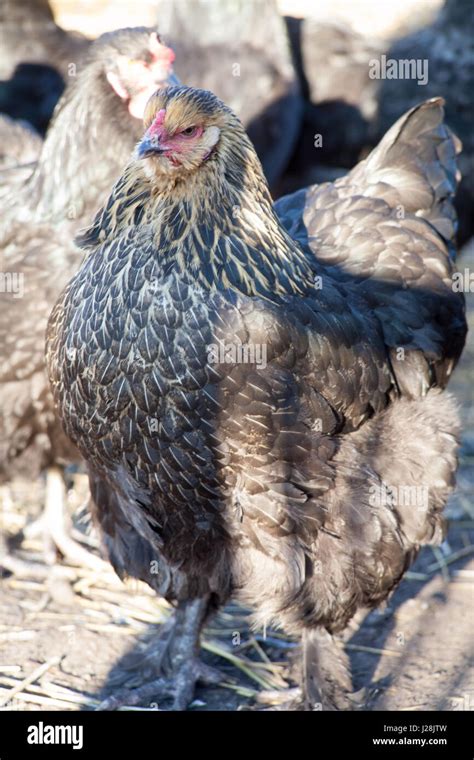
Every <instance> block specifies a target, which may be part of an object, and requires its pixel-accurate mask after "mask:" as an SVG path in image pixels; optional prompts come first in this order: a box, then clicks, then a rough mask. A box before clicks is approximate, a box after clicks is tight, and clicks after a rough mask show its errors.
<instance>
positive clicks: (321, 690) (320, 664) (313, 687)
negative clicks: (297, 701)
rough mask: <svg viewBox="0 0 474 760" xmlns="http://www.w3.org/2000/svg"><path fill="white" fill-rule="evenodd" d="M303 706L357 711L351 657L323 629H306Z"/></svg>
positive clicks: (315, 708) (306, 708)
mask: <svg viewBox="0 0 474 760" xmlns="http://www.w3.org/2000/svg"><path fill="white" fill-rule="evenodd" d="M302 643H303V694H302V696H303V705H304V709H305V710H354V709H356V708H357V707H358V706H359V704H358V694H357V695H356V694H352V693H351V691H352V683H351V677H350V668H349V661H348V657H347V655H346V654H345V652H344V651H343V650H342V648H341V647H339V646H338V644H337V642H336V641H335V640H334V637H333V636H331V634H330V633H328V632H327V631H325V630H323V629H318V628H305V629H304V631H303V642H302Z"/></svg>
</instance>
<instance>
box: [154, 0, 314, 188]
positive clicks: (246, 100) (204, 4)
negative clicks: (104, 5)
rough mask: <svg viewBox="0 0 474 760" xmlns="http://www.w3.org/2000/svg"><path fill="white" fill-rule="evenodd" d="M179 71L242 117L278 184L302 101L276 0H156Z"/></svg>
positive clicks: (272, 181) (270, 178) (270, 179)
mask: <svg viewBox="0 0 474 760" xmlns="http://www.w3.org/2000/svg"><path fill="white" fill-rule="evenodd" d="M159 23H160V29H161V30H162V31H163V34H164V35H165V37H166V39H167V40H168V41H169V44H170V45H171V47H172V48H173V49H174V50H175V51H176V73H177V75H178V76H179V78H180V80H181V81H182V82H185V83H186V84H187V85H190V86H194V87H200V88H203V89H209V90H212V91H213V92H215V93H216V95H218V96H219V97H220V98H221V99H222V100H224V101H225V102H226V103H228V104H229V105H230V107H231V108H232V109H233V110H234V111H235V112H236V113H237V114H238V116H239V118H240V119H241V120H242V122H243V123H244V125H245V127H246V129H247V132H248V134H249V137H250V139H251V140H252V142H253V144H254V146H255V149H256V151H257V153H258V156H259V158H260V160H261V162H262V165H263V169H264V171H265V176H266V178H267V180H268V182H269V184H270V185H271V186H273V185H275V184H276V182H277V180H278V179H279V177H280V175H281V174H282V172H283V171H284V169H285V167H286V165H287V163H288V161H289V159H290V156H291V154H292V152H293V149H294V147H295V145H296V141H297V139H298V136H299V132H300V126H301V118H302V112H303V101H302V99H301V96H300V91H299V84H298V78H297V75H296V71H295V69H294V67H293V64H292V60H291V52H290V45H289V40H288V36H287V33H286V29H285V24H284V22H283V19H282V18H281V16H280V13H279V10H278V7H277V4H276V1H275V0H253V2H250V3H249V2H248V0H180V2H179V3H174V2H165V3H162V4H160V6H159Z"/></svg>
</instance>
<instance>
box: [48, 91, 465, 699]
mask: <svg viewBox="0 0 474 760" xmlns="http://www.w3.org/2000/svg"><path fill="white" fill-rule="evenodd" d="M440 113H441V106H440V103H439V102H437V101H436V102H434V101H433V102H430V103H427V104H425V105H424V106H422V107H421V108H419V109H417V110H415V111H413V112H412V113H411V114H408V115H407V116H406V117H405V120H404V121H402V122H400V123H399V124H398V125H397V126H396V127H395V128H394V129H395V131H394V133H392V136H391V137H389V138H387V139H389V142H390V141H391V142H392V143H393V150H396V145H397V140H398V136H399V135H402V134H403V133H404V130H405V128H406V127H408V125H410V124H411V125H412V127H413V128H414V129H415V125H416V130H417V132H419V133H421V134H424V140H423V141H422V142H421V143H420V146H421V147H422V148H423V150H425V149H426V151H427V152H426V154H425V153H424V152H422V154H421V156H420V160H419V161H418V162H417V163H415V164H414V165H412V166H408V165H405V164H402V165H401V167H400V168H399V169H398V171H399V175H398V177H397V175H396V171H395V169H393V168H391V165H390V156H391V153H390V145H388V144H383V145H382V146H380V148H379V149H377V150H376V151H375V152H374V154H373V155H372V157H371V159H369V161H368V163H367V165H366V167H370V166H371V165H374V164H377V162H379V164H380V166H379V170H380V174H379V175H377V176H378V177H379V182H380V183H381V184H377V183H375V184H374V183H371V182H368V181H367V178H370V179H373V176H371V174H370V172H369V171H368V170H367V168H366V170H365V171H364V169H363V167H360V169H359V173H358V174H357V173H355V174H354V175H353V179H352V181H353V185H352V187H353V192H354V193H355V195H354V197H350V194H349V191H348V190H347V197H346V198H344V197H342V196H341V201H340V202H341V204H342V207H343V209H344V204H346V205H347V211H346V215H350V217H352V220H353V225H354V227H355V232H354V239H353V241H352V242H353V245H354V251H355V254H354V255H355V256H356V257H358V256H359V250H360V248H359V246H360V245H361V241H362V238H363V233H362V230H361V231H358V229H357V227H356V224H357V220H358V218H359V216H360V217H362V216H363V213H364V208H365V205H367V206H368V207H369V208H370V207H371V208H372V209H373V210H375V211H377V210H378V209H385V210H386V214H387V215H388V214H389V211H388V210H389V209H390V208H391V203H392V202H393V203H396V202H397V201H398V197H399V196H401V197H402V198H403V199H404V201H405V203H406V213H405V216H404V217H400V218H398V219H397V221H395V219H394V220H392V222H391V223H389V222H388V221H387V222H386V224H387V226H388V227H390V224H391V225H392V228H393V229H392V231H391V236H390V235H389V236H388V237H387V238H386V239H384V240H381V241H377V240H375V239H374V241H373V249H372V250H371V249H370V248H369V250H367V252H366V256H367V258H369V257H370V256H371V255H372V256H374V253H375V252H380V258H383V256H382V253H381V252H382V249H384V248H385V250H386V256H387V257H389V258H388V260H387V261H386V262H385V265H386V267H387V266H388V265H390V267H389V268H390V272H392V270H395V269H397V268H398V270H399V276H398V287H396V288H395V289H393V291H392V292H389V291H386V299H389V297H391V298H392V303H391V308H392V311H397V310H398V311H399V312H400V313H397V315H396V316H397V320H398V322H397V324H399V325H402V324H403V321H404V318H405V316H406V321H407V324H406V329H407V331H410V330H412V331H413V332H414V335H415V336H416V338H417V340H418V343H419V345H418V344H415V345H414V346H408V345H407V346H406V351H405V353H406V356H407V357H410V356H411V355H412V353H413V354H414V355H416V356H418V355H420V361H419V373H420V376H421V378H422V379H421V380H420V381H419V382H418V383H416V382H413V383H411V382H407V383H405V384H404V383H403V382H400V380H399V376H400V377H402V376H403V373H402V372H401V370H397V371H395V369H394V357H393V356H391V352H392V348H393V346H392V344H391V342H390V341H391V336H390V333H389V332H387V331H388V321H389V312H387V311H384V309H385V308H387V309H389V304H388V302H387V303H385V302H384V301H383V300H382V299H381V300H380V302H377V295H376V296H375V301H374V302H371V300H370V298H369V294H370V289H371V288H370V282H372V287H373V289H374V292H375V293H377V286H378V284H379V283H383V281H384V279H385V274H386V271H385V269H384V268H383V267H380V270H379V271H378V272H376V271H375V270H374V274H373V276H372V277H371V276H370V274H368V275H367V279H368V283H367V288H366V290H364V288H363V287H361V286H360V283H359V282H358V281H357V278H352V279H351V277H350V276H349V274H350V271H349V272H346V274H345V275H344V277H342V278H341V281H339V277H338V276H337V270H336V267H335V265H334V264H333V269H332V271H330V265H331V262H330V261H328V255H327V256H326V259H325V260H322V261H321V262H320V261H319V260H318V258H317V255H316V256H315V255H314V253H315V252H316V254H318V251H319V247H318V242H317V239H313V240H312V245H313V248H314V251H313V250H312V249H311V248H310V247H309V246H308V245H307V242H308V241H303V239H302V238H301V237H300V240H301V243H299V242H296V240H295V239H293V238H292V237H291V236H290V235H289V234H288V233H287V232H286V231H285V229H284V227H283V226H282V224H281V223H280V221H279V219H278V217H277V215H276V214H275V212H274V210H273V206H272V200H271V197H270V195H269V192H268V188H267V184H266V182H265V179H264V176H263V172H262V168H261V165H260V163H259V161H258V159H257V156H256V154H255V151H254V149H253V147H252V145H251V143H250V140H249V139H248V137H247V135H246V133H245V131H244V129H243V127H242V125H241V123H240V121H239V120H238V119H237V118H236V116H235V115H234V114H233V113H232V112H231V111H230V109H228V108H227V107H226V106H225V105H224V104H223V103H222V102H221V101H219V100H218V99H217V98H216V97H215V96H214V95H212V94H211V93H209V92H205V91H202V90H193V89H191V88H168V89H164V90H162V91H161V92H159V93H157V94H156V95H155V96H154V97H153V98H152V100H151V101H150V103H149V105H148V106H147V110H146V115H145V126H146V132H145V136H144V138H143V139H142V141H141V143H140V144H139V145H138V148H137V151H136V155H135V157H134V159H133V160H132V161H131V162H130V163H129V165H128V166H127V168H126V169H125V171H124V173H123V175H122V177H121V178H120V179H119V180H118V182H117V183H116V185H115V187H114V188H113V190H112V193H111V195H110V198H109V199H108V201H107V202H106V203H105V205H104V207H103V209H102V210H101V211H100V212H99V213H98V214H97V216H96V219H95V221H94V223H93V224H92V226H91V227H90V228H89V229H88V230H87V231H86V232H85V233H84V234H82V235H81V236H80V238H79V242H80V244H81V245H82V247H83V248H84V249H86V250H87V251H88V255H87V257H86V259H85V260H84V262H83V264H82V266H81V268H80V270H79V271H78V273H77V274H76V276H75V277H74V278H73V279H72V280H71V282H70V284H69V285H68V286H67V288H66V289H65V291H64V293H63V295H62V296H61V298H60V299H59V301H58V303H57V305H56V307H55V309H54V310H53V312H52V315H51V318H50V321H49V326H48V338H47V364H48V369H49V375H50V380H51V384H52V388H53V393H54V397H55V402H56V404H57V408H58V411H59V414H60V416H61V419H62V422H63V424H64V428H65V431H66V433H67V434H68V436H69V437H70V438H71V440H72V441H73V442H74V443H75V444H76V445H77V447H78V448H79V450H80V451H81V453H82V454H83V456H84V457H85V459H86V460H87V462H88V467H89V474H90V482H91V490H92V494H93V501H94V505H93V512H94V517H95V520H96V521H97V523H98V524H99V525H100V528H101V531H102V534H103V538H104V543H105V545H106V547H107V550H108V553H109V556H110V559H111V562H112V564H113V565H114V567H115V569H116V571H117V572H118V574H119V575H120V576H125V575H131V576H134V577H137V578H140V579H142V580H144V581H146V582H147V583H149V584H150V586H152V587H153V588H154V589H155V590H156V591H157V593H159V594H162V595H164V596H165V597H166V598H167V599H168V600H170V601H171V602H173V603H174V604H175V605H176V612H175V615H174V617H173V618H171V620H170V622H169V623H167V624H166V627H165V630H164V631H163V635H162V636H161V637H160V638H159V640H158V641H157V642H156V644H155V647H154V651H152V653H151V654H150V661H152V662H154V664H155V666H156V670H157V677H158V678H157V680H156V681H154V682H153V683H152V684H147V685H145V686H143V687H140V688H138V689H137V690H135V692H133V693H132V692H127V693H120V694H117V696H116V697H114V698H111V699H110V700H108V701H107V702H106V704H105V705H104V707H109V708H110V707H114V706H117V705H119V704H123V703H124V702H125V703H137V702H140V700H141V699H146V698H150V697H153V698H161V697H163V698H166V697H170V696H171V697H173V706H174V707H175V708H184V707H185V706H186V705H187V704H188V702H189V700H190V699H191V697H192V692H193V687H194V684H195V682H196V681H197V680H199V679H202V680H206V679H209V678H211V679H212V677H213V674H211V673H209V671H207V670H205V669H203V666H202V665H201V664H199V661H198V641H199V632H200V629H201V626H202V624H203V622H204V621H205V619H206V617H207V616H208V615H209V614H210V612H211V611H212V610H213V609H215V608H216V607H217V606H218V605H221V604H223V603H224V602H225V601H226V600H227V599H228V598H229V596H230V595H234V596H236V597H237V598H238V599H240V600H242V601H243V602H244V603H246V604H249V605H251V606H252V607H253V608H254V622H255V623H256V624H269V623H271V622H272V621H273V622H277V623H279V624H281V625H283V626H284V627H285V628H286V630H288V631H290V632H293V633H297V634H301V636H302V641H303V650H304V651H303V687H304V699H305V704H306V706H309V707H312V706H314V705H315V704H317V703H322V704H323V706H324V707H325V708H338V707H339V708H347V707H349V706H350V704H351V701H350V699H349V697H348V694H347V692H348V691H349V690H350V680H349V677H348V672H347V668H346V663H345V661H344V657H343V655H342V653H341V652H340V651H339V650H338V647H337V646H336V644H335V642H334V641H333V639H332V634H333V633H334V632H337V631H340V630H341V629H343V628H344V627H345V625H346V624H347V622H348V621H349V620H350V618H351V617H352V615H353V614H354V613H355V612H356V610H357V609H358V608H359V607H361V606H374V605H376V604H378V603H380V602H381V601H382V600H383V599H385V598H386V597H387V595H388V594H389V592H390V591H391V590H392V589H393V588H394V586H395V585H396V584H397V582H398V581H399V580H400V578H401V577H402V575H403V572H404V570H405V569H406V568H407V567H408V566H409V564H410V562H411V561H412V560H413V559H414V557H415V556H416V554H417V552H418V550H419V548H420V546H421V545H423V544H426V543H433V542H437V541H439V540H440V539H441V537H442V535H443V518H442V509H443V506H444V504H445V502H446V499H447V496H448V494H449V492H450V490H451V488H452V485H453V480H454V473H455V468H456V435H457V431H458V422H457V415H456V410H455V407H454V404H453V401H452V400H451V398H450V397H449V396H448V395H447V393H446V392H445V391H443V390H442V389H441V387H435V386H436V385H439V386H443V385H444V383H445V381H446V379H447V376H448V374H449V369H450V368H451V367H452V365H453V364H454V362H455V360H456V359H457V356H458V355H459V352H460V350H461V347H462V336H463V331H464V323H463V322H462V303H461V304H460V307H459V315H460V316H459V320H460V324H459V327H458V333H459V335H458V338H459V340H458V344H457V349H456V355H454V354H455V349H454V347H452V348H450V349H449V351H447V350H446V343H443V346H444V347H445V351H446V354H445V355H442V354H440V355H439V356H435V357H432V356H431V342H432V341H433V340H434V337H433V336H434V335H436V334H437V332H439V331H443V330H445V331H446V332H449V330H450V329H451V326H450V324H449V323H448V322H447V321H444V322H443V320H440V315H441V314H440V312H439V311H437V309H440V310H441V311H442V306H443V303H444V302H442V301H440V302H438V301H437V299H436V296H435V297H434V300H433V302H432V303H433V305H434V311H433V312H432V314H431V322H430V321H429V320H428V318H427V317H426V315H424V317H423V320H422V321H421V322H420V324H419V325H417V324H414V322H413V320H414V314H413V311H412V310H411V309H407V310H406V315H405V311H404V304H403V301H401V302H400V305H399V306H397V303H398V302H397V298H398V294H399V293H400V292H404V291H405V289H406V288H408V289H409V288H410V285H411V270H410V267H409V266H408V265H407V263H406V261H407V260H409V261H411V260H412V259H413V260H414V259H415V258H416V257H415V253H414V252H412V254H411V256H410V254H409V252H408V253H404V247H405V242H406V236H408V241H409V243H410V244H411V245H412V246H415V244H416V246H417V249H416V250H417V255H418V257H419V258H420V260H422V263H423V265H424V267H425V269H426V270H429V269H430V268H431V267H432V268H433V270H434V273H435V274H439V275H440V276H441V272H442V271H444V272H445V273H446V280H447V279H448V278H449V272H450V269H451V264H450V262H449V256H448V250H447V246H446V244H445V243H444V241H443V240H442V238H441V237H440V235H439V233H438V232H437V229H436V219H440V218H441V217H442V216H443V217H444V216H446V217H447V219H448V223H450V221H451V213H452V209H451V205H450V194H451V189H450V183H449V182H448V177H450V173H451V170H452V169H453V167H454V145H453V144H452V142H451V140H452V138H451V136H450V135H449V132H448V131H447V130H446V128H445V127H443V126H442V125H441V124H440V118H439V115H440ZM425 125H426V127H425ZM425 129H426V131H424V130H425ZM440 130H441V131H442V133H443V139H444V141H445V142H446V143H448V144H450V145H451V151H450V152H449V151H448V150H447V146H446V147H445V150H444V151H442V152H441V154H440V155H439V156H438V155H437V154H435V153H433V154H432V155H431V162H430V163H428V164H426V165H425V164H424V163H423V160H424V159H425V158H426V156H427V155H428V149H427V148H426V145H424V143H426V144H428V143H430V142H431V143H433V145H438V144H439V143H440V135H439V132H440ZM420 139H421V138H420ZM385 160H387V166H386V170H385V171H384V168H383V167H384V161H385ZM370 161H372V164H370ZM443 175H446V185H445V192H444V194H442V195H441V194H437V193H434V192H433V193H432V195H431V196H430V197H431V205H430V206H425V201H426V200H427V196H426V195H425V194H423V193H422V192H420V188H421V187H425V186H428V185H429V184H430V182H431V180H432V178H434V180H435V182H437V179H436V178H437V177H438V176H439V177H441V176H443ZM374 176H375V175H374ZM384 180H386V181H387V182H388V181H389V180H390V181H391V182H393V185H394V188H393V192H392V193H391V194H390V193H389V192H388V190H387V188H386V187H385V184H384ZM436 186H437V185H436ZM382 190H384V191H386V194H385V199H384V198H383V197H381V198H379V197H378V195H379V191H382ZM325 192H326V193H329V192H330V189H329V188H326V190H325ZM333 192H334V193H338V192H341V191H340V190H339V189H335V190H334V191H333ZM417 202H419V203H420V204H421V205H420V207H418V206H417ZM364 204H365V205H364ZM415 209H416V210H415ZM333 213H336V212H335V211H334V212H333ZM321 218H322V220H323V221H324V219H325V218H324V217H321ZM371 219H373V217H371ZM382 227H384V224H382ZM384 230H385V228H384ZM323 232H324V224H323ZM365 233H366V235H368V236H369V240H370V239H371V238H370V230H365ZM443 234H444V228H443ZM326 236H327V239H328V240H329V232H327V233H326ZM332 244H333V245H334V246H335V250H334V256H335V257H337V256H338V255H340V250H339V249H341V250H345V251H346V252H347V258H350V256H351V233H350V230H349V231H346V229H345V227H344V225H338V223H337V218H336V227H335V228H333V229H332ZM322 245H323V244H322ZM434 252H437V254H439V255H438V256H437V255H435V253H434ZM441 252H442V254H443V256H441ZM425 253H426V260H425V259H424V254H425ZM342 258H344V257H342ZM375 260H376V261H378V259H377V256H375ZM433 277H434V275H433ZM379 278H380V279H379ZM425 284H426V286H427V288H428V287H430V284H431V279H430V277H427V280H426V283H425V282H424V281H421V282H420V285H419V290H417V289H416V287H415V286H413V289H412V290H410V293H411V292H412V293H413V298H414V299H415V300H416V297H417V293H419V298H420V303H421V304H422V305H423V304H424V299H425V298H429V292H428V290H425ZM451 294H452V291H451ZM454 298H455V299H456V298H458V296H454ZM448 300H449V299H448ZM453 311H456V308H455V307H454V306H453ZM438 323H439V324H438ZM423 336H424V339H423ZM445 337H446V335H445ZM243 348H244V349H246V353H245V354H243V355H242V356H240V355H239V353H238V352H239V351H242V349H243ZM257 348H259V349H260V351H261V353H260V354H259V356H260V359H257V355H256V354H253V353H252V349H257ZM441 350H442V349H441V348H440V351H441ZM245 357H246V359H245ZM239 358H240V360H239ZM424 362H428V363H431V362H432V363H433V364H434V365H436V367H439V368H440V369H439V372H437V371H436V370H434V371H433V373H430V374H429V377H430V380H429V381H425V376H426V370H425V364H424ZM407 364H408V373H409V375H410V377H411V376H412V375H413V374H416V371H417V369H416V366H417V365H416V363H414V362H412V363H410V361H408V363H407ZM430 366H431V364H430ZM405 386H407V392H405ZM407 488H408V489H411V491H410V492H411V493H412V492H413V489H415V490H416V489H418V490H417V491H416V492H417V493H421V494H422V495H423V498H422V499H419V500H418V501H417V503H416V505H415V506H413V504H412V503H409V504H407V503H405V502H404V499H403V498H402V497H401V496H400V494H402V493H404V489H407ZM387 492H389V493H390V494H391V496H390V498H387ZM392 497H393V499H392Z"/></svg>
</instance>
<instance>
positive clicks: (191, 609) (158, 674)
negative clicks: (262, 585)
mask: <svg viewBox="0 0 474 760" xmlns="http://www.w3.org/2000/svg"><path fill="white" fill-rule="evenodd" d="M208 604H209V600H208V598H204V599H193V600H191V601H186V602H180V603H179V604H178V606H177V608H176V610H175V611H174V613H173V614H172V616H171V617H170V618H169V619H168V620H167V621H166V623H164V624H163V625H162V626H161V629H160V633H159V635H158V639H157V640H155V641H153V642H152V644H151V645H150V646H149V647H148V648H147V650H146V652H145V653H144V654H142V655H141V656H139V657H137V656H136V655H132V657H130V658H129V660H128V663H127V664H126V665H125V667H126V668H127V670H129V669H132V668H135V669H136V668H138V669H139V671H140V675H141V676H143V674H144V673H145V675H146V676H149V675H154V676H155V677H154V678H152V680H151V681H149V682H148V683H145V684H142V685H141V686H138V687H137V688H133V689H131V688H125V689H121V690H119V691H117V692H116V693H115V694H114V695H112V696H111V697H108V698H107V699H105V700H104V701H103V702H101V704H100V705H99V707H98V708H97V709H98V710H116V709H117V708H118V707H123V706H124V705H130V706H131V705H138V704H142V703H143V702H147V701H149V700H151V701H152V703H153V702H154V701H156V700H160V699H166V700H167V699H170V698H171V699H172V700H173V703H172V707H171V709H172V710H185V709H186V708H187V707H188V705H189V703H190V702H191V701H192V698H193V694H194V689H195V686H196V684H197V683H198V682H201V683H204V684H207V685H215V684H218V683H219V682H220V681H222V674H221V673H219V671H218V670H216V669H214V668H211V667H209V666H208V665H205V664H204V663H203V662H201V661H200V659H199V637H200V632H201V628H202V625H203V623H204V620H205V618H206V616H207V612H208ZM132 682H135V683H136V676H134V677H133V680H132ZM128 683H129V684H130V680H129V681H128Z"/></svg>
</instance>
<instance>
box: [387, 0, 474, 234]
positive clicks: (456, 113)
mask: <svg viewBox="0 0 474 760" xmlns="http://www.w3.org/2000/svg"><path fill="white" fill-rule="evenodd" d="M473 23H474V11H473V6H472V2H470V0H445V3H444V5H443V7H442V9H441V11H440V13H439V15H438V16H437V18H436V19H435V20H434V22H433V23H432V24H430V25H429V26H426V27H424V28H422V29H419V30H417V31H415V32H413V33H412V34H410V35H408V36H406V37H403V38H401V39H399V40H396V41H395V42H394V43H393V44H392V45H391V47H390V49H389V50H387V51H386V59H387V60H388V61H391V60H394V61H414V62H416V63H417V66H418V72H421V75H420V73H419V74H418V75H417V76H409V77H403V78H397V79H393V78H388V77H387V78H384V79H383V80H381V81H380V92H379V96H378V100H379V103H378V114H377V120H376V124H375V130H374V131H375V133H376V135H377V136H380V135H381V134H383V133H384V131H385V130H386V129H387V127H388V126H389V125H390V124H391V123H392V122H393V121H394V120H395V119H397V118H398V117H399V116H400V115H401V114H402V113H403V112H404V111H406V110H407V109H408V108H411V107H412V106H414V105H415V104H416V103H418V102H419V101H420V100H421V99H422V98H427V97H433V96H437V95H441V96H442V97H443V98H445V100H446V122H447V124H448V125H449V126H450V127H451V129H453V130H454V131H455V132H456V134H457V135H458V137H459V138H460V139H461V141H462V144H463V153H462V155H461V157H460V162H459V166H460V169H461V174H462V181H461V184H460V186H459V190H458V193H457V197H456V207H457V212H458V216H459V222H460V224H459V227H460V229H459V232H458V240H459V244H460V245H463V243H464V242H465V241H466V240H468V239H469V238H470V237H471V236H472V235H473V234H474V224H473V219H474V135H473V130H472V123H473V118H474V109H473V104H472V92H473V90H474V38H473V35H472V28H473ZM420 67H422V68H420Z"/></svg>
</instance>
